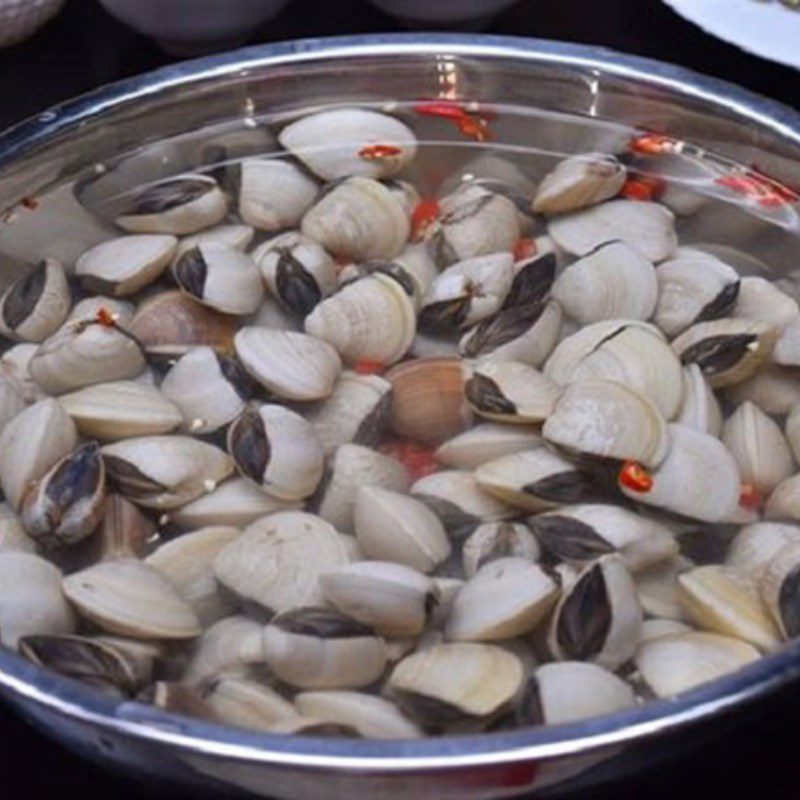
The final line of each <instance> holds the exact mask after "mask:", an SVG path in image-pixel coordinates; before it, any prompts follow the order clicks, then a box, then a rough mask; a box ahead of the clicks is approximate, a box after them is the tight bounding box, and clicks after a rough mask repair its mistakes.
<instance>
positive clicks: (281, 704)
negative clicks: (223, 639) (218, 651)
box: [203, 675, 298, 731]
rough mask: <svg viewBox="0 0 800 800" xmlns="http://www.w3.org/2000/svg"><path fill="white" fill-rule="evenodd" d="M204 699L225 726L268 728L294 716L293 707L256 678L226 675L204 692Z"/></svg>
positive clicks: (265, 729)
mask: <svg viewBox="0 0 800 800" xmlns="http://www.w3.org/2000/svg"><path fill="white" fill-rule="evenodd" d="M203 696H204V699H205V701H206V702H207V703H208V704H209V705H210V706H211V708H213V709H214V713H215V714H216V715H217V717H218V718H219V719H220V720H221V721H222V722H224V723H225V724H227V725H235V726H237V727H241V728H251V729H253V730H261V731H269V730H271V729H272V726H273V725H275V724H276V723H280V722H284V721H288V720H292V721H293V720H295V719H297V716H298V715H297V711H295V708H294V706H293V705H292V704H291V703H290V702H289V701H288V700H286V699H285V698H284V697H283V696H282V695H280V694H279V693H278V692H276V691H275V690H274V689H271V688H270V687H269V686H264V685H262V684H260V683H256V681H252V680H247V679H245V678H238V677H235V676H233V675H226V676H223V677H221V678H218V679H216V680H214V681H213V682H212V683H211V685H210V686H209V687H208V688H207V689H205V691H204V692H203Z"/></svg>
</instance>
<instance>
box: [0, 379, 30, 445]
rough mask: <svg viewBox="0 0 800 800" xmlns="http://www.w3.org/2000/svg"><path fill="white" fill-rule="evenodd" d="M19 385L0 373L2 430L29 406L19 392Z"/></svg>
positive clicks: (0, 427)
mask: <svg viewBox="0 0 800 800" xmlns="http://www.w3.org/2000/svg"><path fill="white" fill-rule="evenodd" d="M17 386H18V384H17V383H16V382H15V381H13V380H12V379H11V378H7V377H4V375H3V374H2V373H0V432H2V430H3V428H5V426H6V425H7V424H8V423H9V422H11V420H12V419H14V417H16V416H17V414H19V413H20V411H22V410H23V409H25V408H26V407H27V403H26V402H25V398H24V397H23V396H22V395H21V394H20V393H19V391H18V390H17Z"/></svg>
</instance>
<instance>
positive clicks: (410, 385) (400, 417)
mask: <svg viewBox="0 0 800 800" xmlns="http://www.w3.org/2000/svg"><path fill="white" fill-rule="evenodd" d="M385 378H386V380H387V381H389V383H390V384H391V387H392V395H391V410H390V412H389V427H390V428H391V430H392V431H393V432H394V433H396V434H397V435H398V436H405V437H407V438H409V439H413V440H415V441H420V442H427V443H431V444H436V443H438V442H441V441H442V440H443V439H446V438H448V437H449V436H453V435H454V434H456V433H459V432H460V431H462V430H464V429H465V428H466V427H467V426H468V425H469V423H470V419H471V414H470V412H469V407H468V406H467V403H466V399H465V397H464V381H465V379H466V374H465V369H464V364H463V363H462V362H461V360H460V359H457V358H414V359H410V360H409V361H403V362H402V363H400V364H397V365H396V366H394V367H392V369H390V370H389V371H388V372H387V373H386V375H385Z"/></svg>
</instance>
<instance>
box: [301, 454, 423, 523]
mask: <svg viewBox="0 0 800 800" xmlns="http://www.w3.org/2000/svg"><path fill="white" fill-rule="evenodd" d="M409 485H410V479H409V476H408V472H407V470H406V468H405V467H404V466H403V465H402V464H401V463H400V462H399V461H396V460H395V459H394V458H390V457H389V456H385V455H383V453H378V452H377V451H375V450H373V449H372V448H370V447H362V446H361V445H358V444H343V445H339V447H337V448H336V450H335V451H334V453H333V455H332V456H331V459H330V463H329V464H328V467H327V469H326V474H325V476H324V477H323V479H322V482H321V483H320V485H319V488H318V489H317V492H316V494H315V496H314V498H313V499H312V508H313V510H314V511H315V512H316V513H317V514H318V515H319V516H320V517H322V519H324V520H327V521H328V522H330V523H331V525H333V526H334V527H335V528H336V529H337V530H338V531H342V532H348V531H352V530H353V511H354V509H355V504H356V495H357V494H358V490H359V487H361V486H379V487H381V488H383V489H389V490H391V491H394V492H405V491H406V490H407V489H408V487H409Z"/></svg>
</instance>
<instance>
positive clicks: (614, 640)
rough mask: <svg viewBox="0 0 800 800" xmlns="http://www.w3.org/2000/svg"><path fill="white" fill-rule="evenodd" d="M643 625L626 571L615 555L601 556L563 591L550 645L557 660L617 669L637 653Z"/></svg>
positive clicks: (557, 608) (631, 580)
mask: <svg viewBox="0 0 800 800" xmlns="http://www.w3.org/2000/svg"><path fill="white" fill-rule="evenodd" d="M641 627H642V609H641V606H640V605H639V600H638V598H637V596H636V586H635V584H634V582H633V579H632V578H631V576H630V573H629V572H628V570H627V569H626V567H625V565H624V563H623V561H622V559H621V558H620V557H619V556H617V555H606V556H601V557H600V558H599V559H598V560H597V561H595V562H593V563H591V564H589V565H588V566H586V567H585V568H584V569H583V570H582V571H581V573H580V574H579V575H578V577H577V578H576V580H575V582H574V583H572V584H571V585H570V586H568V587H567V588H566V589H565V590H564V591H563V593H562V595H561V598H560V600H559V601H558V605H557V606H556V609H555V611H554V612H553V616H552V620H551V624H550V631H549V634H548V646H549V648H550V651H551V653H552V654H553V656H554V657H555V658H556V659H558V660H560V661H564V660H566V661H570V660H575V661H590V662H592V663H596V664H599V665H600V666H601V667H606V668H607V669H617V668H618V667H620V666H621V665H622V664H624V663H625V662H626V661H628V659H630V658H631V656H633V654H634V652H635V651H636V646H637V644H638V642H639V634H640V632H641Z"/></svg>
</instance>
